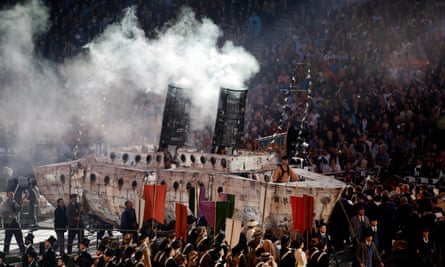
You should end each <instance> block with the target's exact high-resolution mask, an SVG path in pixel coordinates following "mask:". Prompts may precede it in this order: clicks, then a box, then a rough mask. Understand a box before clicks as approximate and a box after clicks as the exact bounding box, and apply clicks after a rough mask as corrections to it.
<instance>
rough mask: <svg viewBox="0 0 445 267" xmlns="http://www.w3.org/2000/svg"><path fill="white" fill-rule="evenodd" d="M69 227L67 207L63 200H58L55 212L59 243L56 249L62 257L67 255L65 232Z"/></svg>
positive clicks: (55, 225)
mask: <svg viewBox="0 0 445 267" xmlns="http://www.w3.org/2000/svg"><path fill="white" fill-rule="evenodd" d="M67 225H68V220H67V217H66V206H65V202H64V201H63V199H61V198H59V199H58V200H57V207H56V209H55V210H54V229H55V230H56V234H57V242H56V247H55V249H56V250H58V251H59V253H60V255H62V254H63V253H65V232H66V228H67Z"/></svg>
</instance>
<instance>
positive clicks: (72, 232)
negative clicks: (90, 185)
mask: <svg viewBox="0 0 445 267" xmlns="http://www.w3.org/2000/svg"><path fill="white" fill-rule="evenodd" d="M81 214H82V210H81V207H80V204H79V203H78V202H77V195H76V194H71V196H70V203H69V204H68V207H67V208H66V218H67V222H68V245H67V252H68V254H71V253H72V252H73V241H74V238H75V237H76V236H77V240H78V243H79V244H80V241H81V240H82V237H83V230H82V228H83V224H82V218H81Z"/></svg>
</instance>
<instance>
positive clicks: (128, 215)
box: [120, 200, 139, 244]
mask: <svg viewBox="0 0 445 267" xmlns="http://www.w3.org/2000/svg"><path fill="white" fill-rule="evenodd" d="M120 228H121V233H122V234H123V235H124V236H125V235H127V234H130V235H132V237H133V243H135V244H137V242H138V232H137V231H138V228H139V227H138V223H137V218H136V211H135V210H134V208H133V202H131V201H130V200H127V201H125V210H124V211H123V212H122V216H121V227H120Z"/></svg>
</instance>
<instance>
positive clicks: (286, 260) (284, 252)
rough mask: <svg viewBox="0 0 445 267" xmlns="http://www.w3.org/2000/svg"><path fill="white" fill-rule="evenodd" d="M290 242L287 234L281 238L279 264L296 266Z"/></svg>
mask: <svg viewBox="0 0 445 267" xmlns="http://www.w3.org/2000/svg"><path fill="white" fill-rule="evenodd" d="M290 244H291V243H290V238H289V237H288V236H283V237H282V238H281V250H280V266H282V267H295V266H296V259H295V253H294V249H293V248H291V247H290Z"/></svg>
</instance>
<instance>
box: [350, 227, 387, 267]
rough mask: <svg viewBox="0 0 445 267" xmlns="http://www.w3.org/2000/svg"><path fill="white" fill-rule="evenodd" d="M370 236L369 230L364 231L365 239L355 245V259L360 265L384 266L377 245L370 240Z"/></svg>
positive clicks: (364, 266)
mask: <svg viewBox="0 0 445 267" xmlns="http://www.w3.org/2000/svg"><path fill="white" fill-rule="evenodd" d="M372 236H373V234H372V232H371V231H365V233H364V237H365V239H364V240H363V241H361V242H360V243H359V244H358V246H357V250H356V253H355V260H356V261H357V263H359V264H360V267H375V266H381V267H383V266H384V264H383V261H382V259H381V258H380V255H379V252H378V250H377V247H376V246H375V244H374V242H373V241H372Z"/></svg>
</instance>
